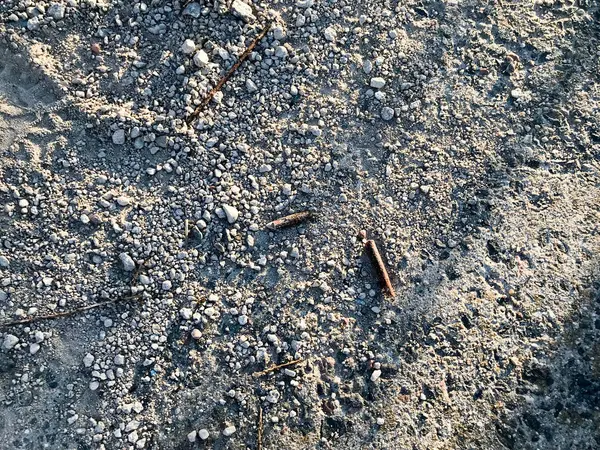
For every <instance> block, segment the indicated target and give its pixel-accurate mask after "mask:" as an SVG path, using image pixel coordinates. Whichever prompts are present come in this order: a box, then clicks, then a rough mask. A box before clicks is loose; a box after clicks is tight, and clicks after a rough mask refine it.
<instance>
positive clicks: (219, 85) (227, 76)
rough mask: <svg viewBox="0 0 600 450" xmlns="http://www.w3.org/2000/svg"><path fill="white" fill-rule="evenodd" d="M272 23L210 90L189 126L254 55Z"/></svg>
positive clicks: (187, 120) (188, 120)
mask: <svg viewBox="0 0 600 450" xmlns="http://www.w3.org/2000/svg"><path fill="white" fill-rule="evenodd" d="M272 23H273V22H272V21H271V20H269V21H268V22H267V24H266V25H265V27H264V28H263V29H262V30H261V32H260V33H258V36H256V37H255V38H254V40H253V41H252V42H251V43H250V45H249V46H248V48H247V49H246V50H244V53H242V54H241V56H240V57H239V59H238V60H237V61H236V62H235V64H234V65H233V66H232V67H231V69H229V71H228V72H227V73H226V74H225V76H224V77H223V78H221V79H220V80H219V82H218V83H217V85H216V86H215V87H214V88H212V89H211V90H210V92H209V93H208V95H207V96H206V97H204V99H203V100H202V102H201V103H200V104H199V105H198V107H197V108H196V109H195V110H194V112H193V113H192V114H190V115H189V117H188V118H187V119H186V120H185V121H186V123H187V124H188V125H191V124H192V123H193V122H194V121H195V120H196V119H197V118H198V116H199V115H200V113H201V112H202V110H203V109H204V108H206V106H207V105H208V104H209V103H210V101H211V100H212V98H213V97H214V96H215V94H216V93H217V92H219V91H220V90H221V88H222V87H223V85H224V84H225V83H227V81H228V80H229V79H230V78H231V76H232V75H233V74H234V73H235V71H236V70H238V69H239V68H240V66H241V65H242V63H243V62H244V61H245V60H246V59H247V58H248V56H250V53H252V51H253V50H254V47H256V46H257V45H258V43H259V42H260V41H261V40H262V39H263V38H264V37H265V36H266V34H267V33H268V32H269V29H270V28H271V25H272Z"/></svg>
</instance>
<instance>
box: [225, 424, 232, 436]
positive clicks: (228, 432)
mask: <svg viewBox="0 0 600 450" xmlns="http://www.w3.org/2000/svg"><path fill="white" fill-rule="evenodd" d="M233 433H235V427H234V426H233V425H231V426H230V427H227V428H225V429H224V430H223V436H231V435H232V434H233Z"/></svg>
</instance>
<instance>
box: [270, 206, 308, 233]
mask: <svg viewBox="0 0 600 450" xmlns="http://www.w3.org/2000/svg"><path fill="white" fill-rule="evenodd" d="M312 217H313V214H312V213H311V212H310V211H301V212H297V213H294V214H290V215H289V216H285V217H280V218H279V219H277V220H274V221H273V222H270V223H268V224H267V228H270V229H271V230H280V229H282V228H288V227H291V226H294V225H297V224H299V223H302V222H305V221H307V220H309V219H312Z"/></svg>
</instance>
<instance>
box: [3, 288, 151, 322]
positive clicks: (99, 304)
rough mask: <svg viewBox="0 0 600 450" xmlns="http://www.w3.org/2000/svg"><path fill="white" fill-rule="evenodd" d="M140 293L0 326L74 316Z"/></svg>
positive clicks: (131, 297) (137, 295)
mask: <svg viewBox="0 0 600 450" xmlns="http://www.w3.org/2000/svg"><path fill="white" fill-rule="evenodd" d="M140 295H141V294H136V295H132V296H130V297H119V298H116V299H114V300H109V301H107V302H100V303H94V304H92V305H88V306H83V307H81V308H76V309H73V310H71V311H64V312H59V313H56V314H48V315H47V316H35V317H28V318H27V319H21V320H15V321H13V322H4V323H0V328H4V327H12V326H14V325H25V324H28V323H32V322H36V321H38V320H52V319H58V318H60V317H67V316H72V315H74V314H77V313H80V312H84V311H89V310H90V309H94V308H100V307H102V306H107V305H112V304H113V303H117V302H121V301H126V300H133V299H137V298H139V297H140Z"/></svg>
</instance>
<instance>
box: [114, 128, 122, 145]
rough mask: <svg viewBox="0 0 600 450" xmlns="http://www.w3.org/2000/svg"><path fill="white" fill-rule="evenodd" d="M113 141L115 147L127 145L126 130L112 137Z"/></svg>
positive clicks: (115, 133) (119, 131)
mask: <svg viewBox="0 0 600 450" xmlns="http://www.w3.org/2000/svg"><path fill="white" fill-rule="evenodd" d="M112 141H113V144H115V145H123V144H124V143H125V130H121V129H119V130H117V131H115V132H114V133H113V135H112Z"/></svg>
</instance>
